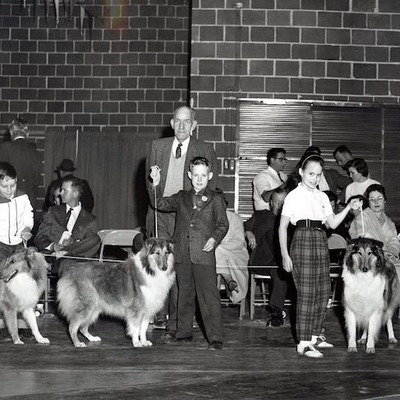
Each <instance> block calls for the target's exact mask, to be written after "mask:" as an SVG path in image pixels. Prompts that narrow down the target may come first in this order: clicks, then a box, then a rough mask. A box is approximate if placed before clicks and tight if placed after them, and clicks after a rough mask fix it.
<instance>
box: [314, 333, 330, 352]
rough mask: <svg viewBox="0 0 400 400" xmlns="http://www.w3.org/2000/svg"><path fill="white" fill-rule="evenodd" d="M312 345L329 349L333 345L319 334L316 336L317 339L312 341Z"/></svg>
mask: <svg viewBox="0 0 400 400" xmlns="http://www.w3.org/2000/svg"><path fill="white" fill-rule="evenodd" d="M313 345H314V346H315V347H318V348H319V349H331V348H332V347H333V344H332V343H328V342H327V341H326V337H325V336H324V335H319V336H318V337H317V341H316V342H315V343H313Z"/></svg>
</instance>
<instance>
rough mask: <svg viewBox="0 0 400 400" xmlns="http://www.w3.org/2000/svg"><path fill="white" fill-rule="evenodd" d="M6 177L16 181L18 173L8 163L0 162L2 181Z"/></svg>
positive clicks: (0, 177)
mask: <svg viewBox="0 0 400 400" xmlns="http://www.w3.org/2000/svg"><path fill="white" fill-rule="evenodd" d="M6 177H8V178H11V179H16V178H17V171H16V170H15V168H14V167H13V166H12V165H11V164H9V163H6V162H0V179H4V178H6Z"/></svg>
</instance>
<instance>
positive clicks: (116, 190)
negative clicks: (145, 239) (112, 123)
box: [45, 132, 154, 229]
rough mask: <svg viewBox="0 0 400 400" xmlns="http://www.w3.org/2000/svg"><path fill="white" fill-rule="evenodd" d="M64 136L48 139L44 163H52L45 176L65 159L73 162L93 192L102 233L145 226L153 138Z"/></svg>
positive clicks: (100, 134) (95, 134) (90, 134)
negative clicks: (148, 157) (147, 162)
mask: <svg viewBox="0 0 400 400" xmlns="http://www.w3.org/2000/svg"><path fill="white" fill-rule="evenodd" d="M64 135H65V136H64V137H63V138H62V139H61V138H60V137H59V135H58V134H56V135H53V133H50V134H48V135H47V136H46V147H45V153H46V154H45V160H46V161H47V162H49V163H52V166H49V165H46V167H45V170H46V176H48V175H47V173H49V172H51V171H53V170H54V169H55V167H56V166H57V165H58V164H59V163H60V161H61V159H62V158H71V159H72V160H74V162H75V163H76V168H77V170H76V171H75V173H74V174H75V175H76V176H78V177H79V178H82V179H86V180H87V181H88V182H89V185H90V187H91V189H92V191H93V196H94V201H95V205H94V209H93V214H94V215H96V216H97V220H98V225H99V229H132V228H135V227H137V226H143V225H145V220H146V212H147V205H148V198H147V191H146V186H145V176H146V174H145V160H146V155H147V153H148V151H149V149H150V145H151V141H152V140H153V139H154V137H152V136H151V135H149V134H132V133H109V132H84V133H79V135H78V136H77V138H75V135H74V137H72V136H71V135H69V133H68V132H65V133H64ZM75 139H76V140H75ZM72 143H73V146H71V147H75V146H76V154H77V158H76V159H75V157H74V154H75V148H74V151H72V152H71V151H70V145H71V144H72ZM61 144H62V146H61ZM61 147H62V148H63V151H61ZM47 153H51V154H47ZM53 175H54V173H53ZM53 179H54V178H53ZM47 182H49V181H48V180H46V183H47Z"/></svg>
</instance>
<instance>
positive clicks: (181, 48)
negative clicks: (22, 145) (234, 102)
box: [0, 0, 189, 135]
mask: <svg viewBox="0 0 400 400" xmlns="http://www.w3.org/2000/svg"><path fill="white" fill-rule="evenodd" d="M22 3H23V1H22V0H21V1H20V0H2V1H1V4H0V18H1V27H0V48H1V54H0V69H1V76H0V89H1V99H0V130H1V131H2V132H4V130H5V127H6V125H7V123H8V122H10V121H11V120H12V119H13V118H15V116H16V115H17V114H19V115H23V116H25V118H26V119H27V120H28V121H29V122H30V125H31V129H32V130H33V131H37V132H38V134H40V132H41V133H42V135H43V132H44V131H46V130H50V129H74V130H75V129H81V130H83V131H84V130H85V129H88V128H89V127H90V129H94V130H105V129H109V130H110V131H129V132H152V133H153V132H161V131H162V130H163V129H164V128H165V126H167V125H168V121H169V119H170V117H171V113H172V111H173V109H174V108H175V107H176V105H177V104H181V103H182V102H186V101H187V96H188V79H187V76H188V62H189V61H188V60H189V58H188V47H189V46H188V43H189V20H188V16H189V5H188V3H189V0H85V1H84V4H85V5H86V6H87V9H86V10H87V12H88V13H90V14H92V15H94V16H95V18H94V20H93V21H94V26H93V30H92V31H91V34H90V35H89V29H88V26H89V18H88V17H86V18H85V20H84V31H83V35H81V34H80V29H79V27H80V20H79V7H78V6H77V5H76V6H75V9H74V14H73V15H74V16H73V18H72V19H71V20H69V19H68V18H64V9H63V2H62V1H60V11H61V19H60V23H59V25H58V27H56V26H55V17H54V14H55V13H54V10H55V9H54V5H53V1H50V2H47V3H49V4H50V8H49V10H48V17H47V18H45V16H44V12H45V6H44V4H45V3H46V2H45V1H36V2H35V1H33V0H26V3H27V8H26V9H24V8H23V7H22V5H21V4H22ZM35 3H36V4H37V5H36V10H35V9H34V4H35ZM67 3H69V2H67ZM35 14H36V16H35ZM87 15H88V14H87ZM90 39H91V40H90Z"/></svg>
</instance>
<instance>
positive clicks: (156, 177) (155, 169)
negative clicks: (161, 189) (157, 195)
mask: <svg viewBox="0 0 400 400" xmlns="http://www.w3.org/2000/svg"><path fill="white" fill-rule="evenodd" d="M160 171H161V168H160V167H159V166H158V165H153V166H152V167H151V168H150V178H151V180H152V181H153V186H158V185H159V184H160V179H161V175H160Z"/></svg>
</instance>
